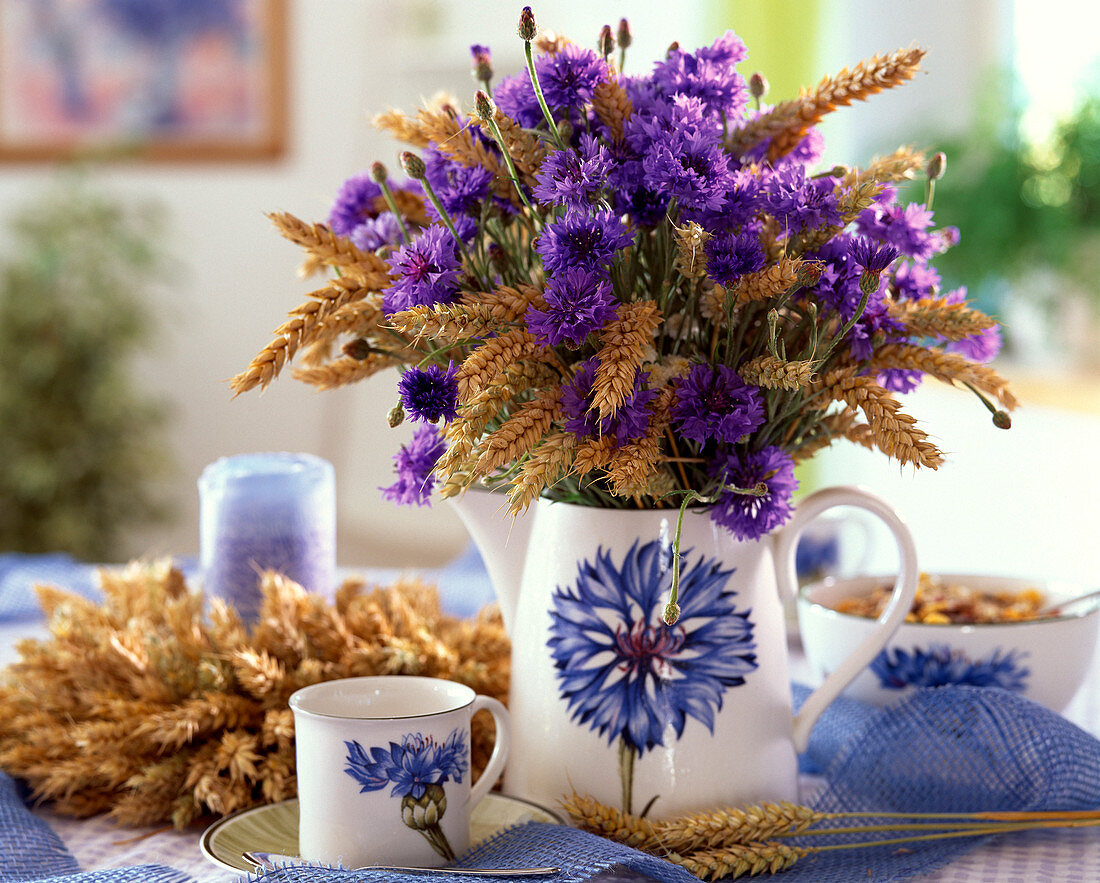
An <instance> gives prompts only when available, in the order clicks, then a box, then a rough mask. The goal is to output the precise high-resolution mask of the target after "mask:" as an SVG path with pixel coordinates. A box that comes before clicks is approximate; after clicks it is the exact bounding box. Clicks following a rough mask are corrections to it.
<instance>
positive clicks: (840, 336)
mask: <svg viewBox="0 0 1100 883" xmlns="http://www.w3.org/2000/svg"><path fill="white" fill-rule="evenodd" d="M870 299H871V291H870V290H867V291H862V292H860V298H859V305H858V306H857V307H856V311H855V312H854V313H853V314H852V318H850V319H849V320H848V321H847V322H845V323H844V324H843V325H842V326H841V328H840V330H839V331H838V332H837V333H836V336H834V337H833V339H832V341H831V342H830V343H829V346H828V348H827V349H826V350H825V352H824V354H822V356H821V358H820V359H819V360H818V362H817V365H816V367H817V368H820V367H822V366H823V365H824V364H825V361H826V360H827V359H828V358H829V356H831V355H832V353H833V350H835V349H836V348H837V344H839V343H840V342H841V341H842V340H844V336H845V335H846V334H847V333H848V332H849V331H851V330H852V326H854V325H855V324H856V322H858V321H859V320H860V318H862V316H863V311H864V310H866V309H867V302H868V301H869V300H870Z"/></svg>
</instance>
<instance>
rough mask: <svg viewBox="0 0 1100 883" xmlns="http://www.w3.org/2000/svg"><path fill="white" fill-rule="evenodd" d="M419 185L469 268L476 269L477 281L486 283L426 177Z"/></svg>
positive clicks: (448, 213)
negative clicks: (479, 277) (478, 277)
mask: <svg viewBox="0 0 1100 883" xmlns="http://www.w3.org/2000/svg"><path fill="white" fill-rule="evenodd" d="M420 186H422V187H423V188H424V192H425V193H426V194H427V195H428V199H430V200H431V203H432V205H434V206H435V210H436V211H437V212H439V217H440V218H442V220H443V224H444V225H445V226H446V228H447V229H448V230H450V231H451V236H453V237H454V240H455V243H456V244H457V245H458V250H459V251H461V252H462V256H463V257H464V258H465V259H466V262H467V263H468V264H469V265H470V269H472V270H474V271H477V272H478V275H479V276H482V279H480V280H479V281H480V282H482V283H483V284H486V285H487V283H486V281H485V278H484V276H485V274H484V273H482V272H480V268H479V267H478V266H477V264H476V263H475V262H474V258H473V255H471V254H470V250H469V249H468V248H466V243H465V242H463V241H462V237H461V236H459V235H458V230H456V229H455V225H454V221H452V220H451V215H450V212H448V211H447V210H446V209H445V208H443V203H442V202H440V201H439V197H438V196H436V194H435V189H434V188H433V187H432V185H431V184H430V183H429V181H428V179H427V177H423V178H421V179H420Z"/></svg>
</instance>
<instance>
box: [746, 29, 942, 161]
mask: <svg viewBox="0 0 1100 883" xmlns="http://www.w3.org/2000/svg"><path fill="white" fill-rule="evenodd" d="M924 55H925V51H924V50H923V49H917V48H913V49H899V50H897V51H895V52H891V53H889V54H887V55H874V56H872V57H871V58H869V59H866V60H864V61H861V62H860V63H859V64H857V65H856V66H855V67H853V68H852V69H851V70H850V71H849V70H848V69H847V68H845V69H844V70H842V71H841V72H840V73H838V74H836V75H835V76H831V77H825V78H824V79H823V80H822V81H821V82H820V83H818V85H817V87H816V88H814V89H813V90H803V92H802V94H800V95H799V96H798V98H795V99H792V100H790V101H784V102H782V103H781V104H778V105H776V106H775V107H774V108H772V109H771V110H770V111H768V112H767V113H764V114H761V115H760V116H759V117H757V118H756V119H755V120H751V121H750V122H748V123H747V124H746V125H744V126H742V127H741V128H740V129H738V130H736V131H735V132H733V133H732V134H731V136H730V138H729V146H730V149H731V150H732V151H733V152H734V153H737V154H744V153H747V152H748V151H749V150H750V149H752V148H753V147H755V146H756V145H757V144H760V143H762V142H764V141H768V140H769V139H770V141H771V143H770V144H769V146H768V160H769V161H770V162H775V161H776V160H777V159H779V158H780V157H782V156H785V155H786V154H787V153H789V152H790V151H791V150H793V149H794V148H795V147H796V146H797V145H798V143H799V142H800V141H801V140H802V139H803V138H804V137H805V135H806V132H807V131H808V130H809V129H810V128H811V127H812V126H815V125H817V124H818V123H819V122H821V120H822V119H823V118H824V117H825V115H826V114H828V113H830V112H831V111H833V110H836V108H838V107H842V106H846V105H849V104H851V103H852V102H853V101H865V100H866V99H867V98H869V97H870V96H871V95H874V94H875V93H877V92H881V91H882V90H884V89H891V88H893V87H894V86H899V85H901V84H902V83H904V82H906V81H907V80H910V79H912V78H913V76H914V74H916V72H917V70H919V68H920V61H921V59H922V58H923V57H924Z"/></svg>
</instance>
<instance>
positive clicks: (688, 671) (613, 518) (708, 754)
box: [459, 488, 918, 817]
mask: <svg viewBox="0 0 1100 883" xmlns="http://www.w3.org/2000/svg"><path fill="white" fill-rule="evenodd" d="M472 503H473V505H472V506H471V507H470V508H466V509H465V510H464V508H463V506H462V505H461V504H460V505H459V511H460V514H462V515H463V517H464V518H465V519H466V520H467V521H468V523H471V533H472V534H473V536H474V539H475V541H476V542H478V544H479V546H480V548H481V552H482V555H483V556H484V557H485V558H486V560H487V561H488V562H489V566H490V572H491V573H494V574H495V578H497V579H498V580H500V581H499V582H498V583H497V584H496V586H495V587H496V589H497V593H498V596H499V597H500V601H501V606H502V608H503V610H504V615H505V619H506V621H507V622H509V623H510V624H511V637H512V647H513V650H512V688H511V693H510V700H509V708H510V709H511V713H512V720H513V726H514V734H513V743H512V759H511V760H510V761H509V764H508V769H507V772H506V774H505V789H506V790H507V791H508V792H509V793H512V794H516V795H519V796H521V797H524V798H527V799H530V800H534V801H537V802H541V803H553V802H554V801H556V800H557V799H558V798H559V797H560V796H561V795H562V794H567V793H569V792H570V791H571V790H573V789H577V790H582V791H585V792H587V793H590V794H592V795H593V796H595V797H597V798H599V799H600V800H602V801H603V802H605V803H609V804H612V805H616V806H622V807H623V808H627V809H631V810H632V811H634V812H641V811H642V810H643V809H647V808H648V811H649V814H650V815H651V816H653V817H668V816H672V815H677V814H680V813H683V812H686V811H690V810H696V809H700V808H705V807H713V806H716V805H723V804H743V803H749V802H755V801H761V800H780V799H787V800H793V799H796V798H797V796H798V784H797V782H798V776H797V762H796V753H797V751H798V750H800V749H801V748H802V747H804V746H805V744H806V741H807V739H808V736H809V731H810V728H811V727H812V726H813V723H814V721H815V720H816V719H817V717H818V715H819V714H820V713H821V711H822V710H824V708H825V707H826V706H827V705H828V704H829V702H830V701H832V699H833V698H835V696H836V695H838V694H839V693H840V691H841V690H842V689H843V687H844V685H845V684H846V683H847V681H848V680H850V679H851V677H853V676H854V675H855V674H856V673H858V671H859V670H860V669H862V668H863V666H865V665H866V664H867V663H868V662H869V661H870V660H871V659H872V658H873V657H874V656H875V655H876V654H877V653H878V651H879V649H880V648H881V647H882V645H883V644H884V643H885V641H886V640H887V638H888V637H889V635H890V633H891V631H892V630H893V628H894V627H895V626H896V625H897V623H898V622H899V621H900V618H901V617H902V616H904V613H905V611H906V610H907V609H908V607H909V603H910V600H911V598H912V596H913V592H914V591H915V590H916V584H917V575H918V574H917V565H916V553H915V550H914V548H913V544H912V539H911V537H910V536H909V533H908V530H907V529H906V527H905V525H904V524H903V523H902V522H901V520H900V519H899V518H898V517H897V515H896V514H895V513H894V512H893V510H892V509H891V508H890V507H889V506H888V505H887V504H886V503H885V502H884V501H882V500H881V499H879V498H878V497H875V496H874V495H872V494H869V493H867V492H865V491H862V490H860V489H857V488H830V489H827V490H825V491H820V492H818V493H817V494H814V495H811V496H810V497H808V498H807V499H806V500H804V501H802V503H801V504H800V506H799V509H798V511H797V512H796V513H795V515H794V516H793V517H792V518H791V520H790V522H789V523H788V524H787V525H786V526H785V527H784V528H783V529H781V530H779V531H777V532H775V533H773V534H772V535H769V536H766V537H764V538H763V539H761V540H760V541H752V542H738V541H737V540H735V539H734V538H733V537H732V536H731V535H730V534H729V533H728V532H726V531H725V530H724V529H722V528H720V527H717V526H716V525H715V524H714V523H713V522H712V521H711V520H710V517H709V515H708V514H707V513H706V511H705V510H704V511H701V512H689V513H687V514H686V516H685V519H684V527H683V536H682V540H681V553H682V554H683V555H684V560H683V571H682V579H683V582H682V584H681V598H680V604H681V607H682V611H683V612H682V616H681V619H680V621H679V622H678V623H677V624H676V625H674V626H672V627H671V628H670V627H666V626H665V625H664V623H663V622H661V620H660V616H661V613H662V611H663V609H664V605H665V602H666V598H667V592H668V588H669V585H670V582H671V573H670V572H669V563H670V561H671V554H670V543H671V540H672V537H673V535H674V532H675V527H676V515H677V513H676V511H675V510H662V511H654V510H608V509H601V508H593V507H585V506H575V505H569V504H565V503H551V502H549V501H546V500H540V501H539V502H538V503H537V504H536V507H535V509H534V511H533V513H530V514H528V515H527V516H525V517H524V523H523V524H522V525H521V526H520V527H519V528H518V529H517V530H513V529H512V527H513V526H512V525H511V524H510V523H509V522H508V521H507V520H506V519H504V518H501V517H500V516H499V515H498V514H497V512H496V510H497V508H498V507H497V506H496V500H494V499H493V498H492V497H490V496H489V495H485V494H482V495H476V496H474V497H473V499H472ZM842 505H852V506H858V507H861V508H863V509H866V510H868V511H870V512H871V513H872V514H874V515H876V516H878V517H879V518H881V519H882V520H883V521H884V522H885V523H886V524H887V526H888V527H889V528H890V529H891V530H892V531H893V532H894V534H895V537H896V539H897V543H898V549H899V554H900V559H901V561H902V562H903V565H904V566H903V575H902V577H901V578H900V579H899V581H898V585H897V589H896V594H897V595H898V602H897V604H896V605H894V606H893V607H891V608H890V610H889V611H887V613H886V614H884V616H883V621H882V623H881V624H880V625H879V626H878V631H877V633H876V634H875V635H874V636H873V637H871V638H869V639H868V640H867V641H865V642H863V643H861V644H859V645H858V646H857V645H851V646H849V647H848V650H849V651H850V655H849V658H848V662H847V663H846V666H845V667H844V668H843V669H842V670H841V671H838V672H837V673H836V675H835V676H834V677H833V678H831V679H830V680H829V681H828V683H826V684H824V685H823V686H822V687H821V689H819V690H818V691H817V692H816V693H815V694H814V695H813V696H811V697H810V699H809V700H807V702H806V704H805V705H804V706H803V710H802V711H801V712H800V714H799V715H798V717H797V718H795V717H793V716H792V714H791V694H790V677H789V670H788V658H787V644H786V630H785V624H784V616H783V610H782V606H781V603H780V595H781V592H782V593H784V594H786V595H788V596H789V597H791V598H793V597H794V592H795V586H796V578H795V561H794V550H795V547H796V544H797V540H798V535H799V534H800V532H801V531H802V529H803V527H804V526H805V525H806V524H807V523H809V522H810V521H811V520H812V519H813V518H815V517H816V516H817V515H819V514H821V513H822V512H824V511H825V510H827V509H830V508H832V507H834V506H842ZM528 536H529V540H527V538H528ZM525 540H527V542H525ZM521 565H522V574H523V576H522V580H521V581H519V582H517V577H516V574H517V573H518V572H519V570H520V566H521ZM502 575H503V576H502Z"/></svg>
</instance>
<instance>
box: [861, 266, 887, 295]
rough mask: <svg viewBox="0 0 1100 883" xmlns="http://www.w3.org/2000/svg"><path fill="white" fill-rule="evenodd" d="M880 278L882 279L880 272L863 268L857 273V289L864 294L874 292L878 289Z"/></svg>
mask: <svg viewBox="0 0 1100 883" xmlns="http://www.w3.org/2000/svg"><path fill="white" fill-rule="evenodd" d="M880 279H882V273H876V272H874V271H873V270H864V271H863V272H862V273H860V274H859V290H860V291H861V292H863V293H864V294H868V295H870V294H874V293H875V292H876V291H878V286H879V280H880Z"/></svg>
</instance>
